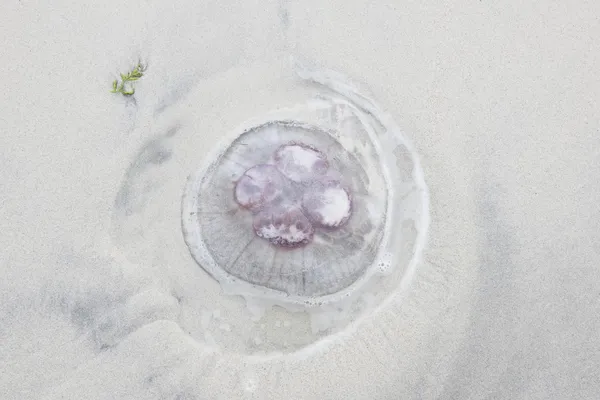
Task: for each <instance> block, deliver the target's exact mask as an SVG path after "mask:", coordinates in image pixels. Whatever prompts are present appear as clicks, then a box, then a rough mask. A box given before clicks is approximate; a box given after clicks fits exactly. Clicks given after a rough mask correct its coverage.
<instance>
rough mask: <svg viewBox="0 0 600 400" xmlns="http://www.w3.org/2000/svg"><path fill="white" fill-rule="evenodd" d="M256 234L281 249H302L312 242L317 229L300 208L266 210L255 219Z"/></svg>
mask: <svg viewBox="0 0 600 400" xmlns="http://www.w3.org/2000/svg"><path fill="white" fill-rule="evenodd" d="M252 225H253V228H254V233H256V235H257V236H258V237H261V238H263V239H266V240H268V241H269V242H271V243H272V244H274V245H276V246H281V247H288V248H294V247H300V246H304V245H306V244H308V243H310V242H311V241H312V238H313V235H314V233H315V229H314V227H313V226H312V224H311V223H310V221H309V220H308V219H307V218H306V216H305V215H304V214H303V213H302V211H301V210H300V208H298V207H289V208H276V209H274V210H271V209H268V208H267V209H265V210H263V211H261V212H260V213H259V214H258V215H256V216H255V217H254V221H253V224H252Z"/></svg>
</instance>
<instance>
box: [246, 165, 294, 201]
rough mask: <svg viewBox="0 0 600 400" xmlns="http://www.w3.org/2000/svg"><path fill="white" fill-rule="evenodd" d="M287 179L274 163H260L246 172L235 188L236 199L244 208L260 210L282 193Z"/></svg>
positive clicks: (286, 184)
mask: <svg viewBox="0 0 600 400" xmlns="http://www.w3.org/2000/svg"><path fill="white" fill-rule="evenodd" d="M287 186H288V182H287V179H286V178H285V177H284V176H283V175H282V174H281V172H279V170H278V169H277V168H275V167H274V166H273V165H268V164H259V165H256V166H254V167H252V168H250V169H248V170H247V171H246V172H244V175H242V177H241V178H240V179H239V180H238V181H237V183H236V185H235V189H234V198H235V201H236V202H237V203H238V204H239V205H240V206H241V207H243V208H246V209H248V210H250V211H252V212H258V211H260V210H261V209H262V208H263V207H265V206H267V205H268V204H270V203H271V202H273V201H274V200H275V199H276V198H277V197H279V196H281V195H282V192H283V190H284V189H285V188H286V187H287Z"/></svg>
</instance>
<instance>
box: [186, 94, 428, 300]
mask: <svg viewBox="0 0 600 400" xmlns="http://www.w3.org/2000/svg"><path fill="white" fill-rule="evenodd" d="M328 100H330V101H331V102H332V103H333V104H343V105H346V106H348V107H349V108H350V109H352V110H353V111H354V112H356V113H357V114H358V116H359V119H360V120H361V123H363V124H365V121H364V120H363V117H362V116H361V115H360V114H361V112H360V110H359V109H358V108H357V107H355V106H354V105H353V104H351V103H349V102H348V101H346V100H345V99H342V98H337V97H330V98H328ZM297 107H298V106H296V107H295V108H297ZM273 125H280V126H283V127H294V128H301V129H306V130H310V131H315V132H319V133H323V134H327V135H329V136H331V137H333V138H334V139H335V138H336V135H335V133H334V132H333V131H332V130H331V129H326V128H322V127H320V126H317V125H314V124H311V123H306V122H300V121H296V120H293V119H285V118H284V119H273V118H269V116H268V115H267V116H263V117H258V118H253V119H251V120H249V121H247V122H246V123H244V124H242V125H241V126H240V127H239V128H238V129H234V130H233V131H231V132H230V133H229V134H228V135H226V136H225V137H224V138H223V139H222V140H221V141H220V143H219V144H218V145H217V146H216V147H215V148H214V150H213V153H212V155H213V157H210V154H209V155H208V156H207V159H206V161H205V163H204V165H203V166H202V167H201V168H199V169H198V170H196V172H195V173H193V174H191V175H190V176H189V177H188V180H187V183H186V185H185V190H184V194H183V196H182V230H183V233H184V239H185V242H186V244H187V246H188V248H189V250H190V253H191V254H192V256H193V258H194V259H195V261H196V262H197V263H198V264H199V265H200V266H201V267H202V268H203V269H204V270H205V271H206V272H208V273H209V274H210V275H211V276H212V277H213V278H214V279H216V280H217V282H219V283H220V284H221V286H222V287H223V290H224V291H225V292H226V293H229V294H237V295H243V296H250V297H255V298H260V299H262V300H266V301H271V302H273V303H275V304H278V303H280V304H284V305H286V304H289V305H304V306H307V307H314V306H321V305H325V304H331V303H335V302H338V301H340V300H342V299H344V298H347V297H350V296H352V295H353V294H354V293H355V292H356V289H357V288H359V287H361V286H362V285H364V284H365V283H366V282H368V281H369V280H370V279H372V277H373V276H374V275H377V274H381V268H380V267H381V265H382V264H385V263H386V262H387V259H389V257H390V255H389V254H387V253H385V252H384V251H382V250H385V248H386V245H387V243H388V242H389V236H390V235H389V228H390V225H391V223H392V221H391V220H390V218H387V217H386V218H385V221H384V230H383V235H382V237H381V239H380V242H379V245H378V251H377V254H378V255H379V257H378V258H377V259H375V260H374V261H373V263H372V264H371V266H370V267H368V268H367V269H366V270H365V272H364V274H362V275H361V276H359V277H358V278H357V279H356V280H355V281H354V282H353V283H352V284H350V285H349V286H347V287H345V288H343V289H341V290H339V291H337V292H335V293H330V294H325V295H321V296H314V297H306V296H299V295H292V294H289V293H285V292H283V291H280V290H276V289H272V288H269V287H265V286H261V285H256V284H253V283H251V282H248V281H245V280H243V279H240V278H238V277H236V276H234V275H232V274H230V273H228V272H227V271H226V270H225V269H223V268H222V267H221V266H219V265H218V263H217V262H216V261H215V259H214V258H213V256H211V255H210V252H209V250H208V249H207V248H206V246H205V245H204V243H203V241H202V234H201V231H200V227H199V224H197V223H195V222H194V221H196V216H197V210H198V208H199V207H198V206H199V203H198V201H199V193H200V190H201V189H202V186H203V184H204V183H205V178H206V177H207V176H210V175H211V174H212V173H214V171H215V170H216V168H217V167H218V165H219V162H220V160H221V159H222V158H223V157H224V155H225V153H226V152H227V150H228V148H229V147H230V146H231V144H232V143H233V142H234V141H235V140H236V139H237V138H239V137H241V136H242V135H244V134H247V133H249V132H252V131H256V130H259V129H264V128H266V127H270V126H273ZM391 130H393V131H394V132H396V131H398V129H397V127H395V126H392V128H391ZM398 132H399V131H398ZM366 133H367V135H368V137H369V140H370V141H371V143H372V144H373V147H374V149H375V151H376V153H377V154H379V155H381V153H382V150H381V146H380V145H379V142H378V140H377V134H376V133H375V132H373V131H372V130H371V129H366ZM393 135H394V136H395V137H394V140H396V141H397V144H401V145H404V146H405V147H406V148H407V149H409V150H410V152H411V157H412V160H413V162H414V165H415V168H416V170H418V172H419V174H418V176H416V177H415V178H416V183H417V187H418V188H419V190H421V191H422V193H423V194H424V195H425V198H424V199H423V205H422V206H423V207H424V210H425V214H424V217H425V218H426V221H425V222H426V226H427V225H428V220H429V219H428V213H427V210H428V205H429V198H428V190H427V186H426V184H425V182H424V179H423V175H422V171H420V164H419V162H418V158H417V155H416V154H415V153H414V150H413V148H412V146H411V144H410V143H409V142H407V141H406V139H405V138H404V137H403V136H402V135H400V134H398V135H396V134H393ZM382 167H383V168H382V176H383V179H384V181H385V182H386V184H388V185H389V183H390V181H391V179H392V178H391V177H390V171H389V169H388V168H387V167H386V166H385V165H382ZM394 198H395V196H394V195H393V193H392V191H388V193H387V196H386V215H388V214H389V209H390V208H391V207H392V204H393V200H394ZM426 226H425V227H426ZM425 234H426V232H425V231H423V232H420V235H419V236H420V238H422V237H424V235H425ZM422 245H423V243H422V241H421V240H419V246H418V247H419V248H418V249H417V248H415V249H414V250H415V254H418V253H420V251H421V250H422ZM415 263H416V260H414V259H413V260H412V261H411V263H410V265H409V266H408V270H407V272H406V274H405V275H404V276H403V277H402V281H401V282H400V285H401V286H404V283H405V282H406V281H407V280H409V279H410V277H411V276H412V274H413V273H414V266H415ZM407 275H410V276H407Z"/></svg>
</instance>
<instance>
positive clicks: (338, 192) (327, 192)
mask: <svg viewBox="0 0 600 400" xmlns="http://www.w3.org/2000/svg"><path fill="white" fill-rule="evenodd" d="M302 210H303V211H304V213H305V214H306V216H307V217H308V219H309V220H310V221H311V222H312V223H313V224H314V225H316V226H319V227H323V228H328V229H336V228H339V227H341V226H342V225H344V224H345V223H346V222H347V221H348V219H349V218H350V215H351V214H352V197H351V195H350V191H349V190H348V189H346V188H344V187H342V186H341V185H340V183H339V182H336V181H330V182H326V183H318V184H315V185H313V186H312V187H311V188H310V189H308V190H307V191H306V192H305V193H304V196H303V197H302Z"/></svg>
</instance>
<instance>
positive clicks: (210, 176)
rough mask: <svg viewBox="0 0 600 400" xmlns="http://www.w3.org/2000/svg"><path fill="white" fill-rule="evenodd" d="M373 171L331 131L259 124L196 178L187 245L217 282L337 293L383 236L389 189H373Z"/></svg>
mask: <svg viewBox="0 0 600 400" xmlns="http://www.w3.org/2000/svg"><path fill="white" fill-rule="evenodd" d="M368 175H369V173H367V172H366V171H365V169H364V167H363V166H362V165H361V163H360V162H359V161H358V159H357V158H356V157H355V156H353V155H352V154H351V153H350V152H349V151H348V150H347V149H346V148H345V147H344V146H343V145H342V144H341V143H340V142H339V140H337V139H336V138H335V137H334V136H333V135H332V134H331V132H330V131H328V130H323V129H320V128H319V127H318V126H314V125H309V124H303V123H297V122H290V121H285V120H279V121H277V120H275V121H268V122H266V123H262V124H257V125H255V126H253V127H251V128H249V129H246V130H244V131H243V132H242V133H241V134H238V135H237V136H236V137H235V138H233V140H232V141H231V142H229V143H228V144H226V145H224V146H223V148H222V149H221V151H220V153H219V154H218V155H217V156H216V157H214V158H213V159H212V160H211V161H210V162H209V164H208V166H207V167H205V168H204V169H203V170H201V171H199V172H198V173H197V174H195V175H194V176H193V177H192V178H191V179H190V180H189V182H188V186H187V188H186V192H185V195H184V200H183V206H184V213H183V216H184V220H183V228H184V237H185V239H186V243H187V244H188V247H189V248H190V250H191V252H192V255H193V257H194V258H195V259H196V261H197V262H198V264H200V266H202V268H204V269H205V270H206V271H207V272H209V273H210V274H211V275H212V276H213V277H214V278H215V279H217V280H218V281H219V282H221V283H223V284H228V283H232V282H234V283H235V284H236V285H238V286H239V287H245V288H246V289H247V290H248V293H250V294H251V295H257V296H259V297H261V296H266V297H268V298H272V299H278V300H282V301H285V302H289V303H294V304H300V303H302V304H305V303H306V302H307V300H310V303H311V304H316V303H319V302H321V300H315V299H324V298H326V297H327V298H333V297H336V296H338V295H341V294H342V293H343V292H344V291H348V290H350V289H349V287H350V286H352V285H353V284H354V283H355V282H357V281H358V280H360V279H361V277H362V276H363V275H365V273H366V271H367V270H368V269H369V268H370V266H371V265H372V264H373V263H374V262H375V258H376V257H377V249H378V246H379V243H380V242H381V237H382V233H381V232H382V230H383V228H384V225H385V203H386V201H387V197H386V196H385V193H386V189H385V186H382V185H378V186H377V189H371V188H370V187H369V185H370V186H373V185H374V184H377V183H378V181H377V178H376V177H372V178H371V177H369V176H368ZM227 182H233V183H234V193H233V195H231V191H230V190H231V186H229V185H228V183H227ZM353 194H358V197H356V198H354V197H355V196H353ZM381 194H384V196H381ZM373 205H375V206H373ZM232 209H234V210H237V211H235V212H231V210H232ZM323 301H325V300H323Z"/></svg>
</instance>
